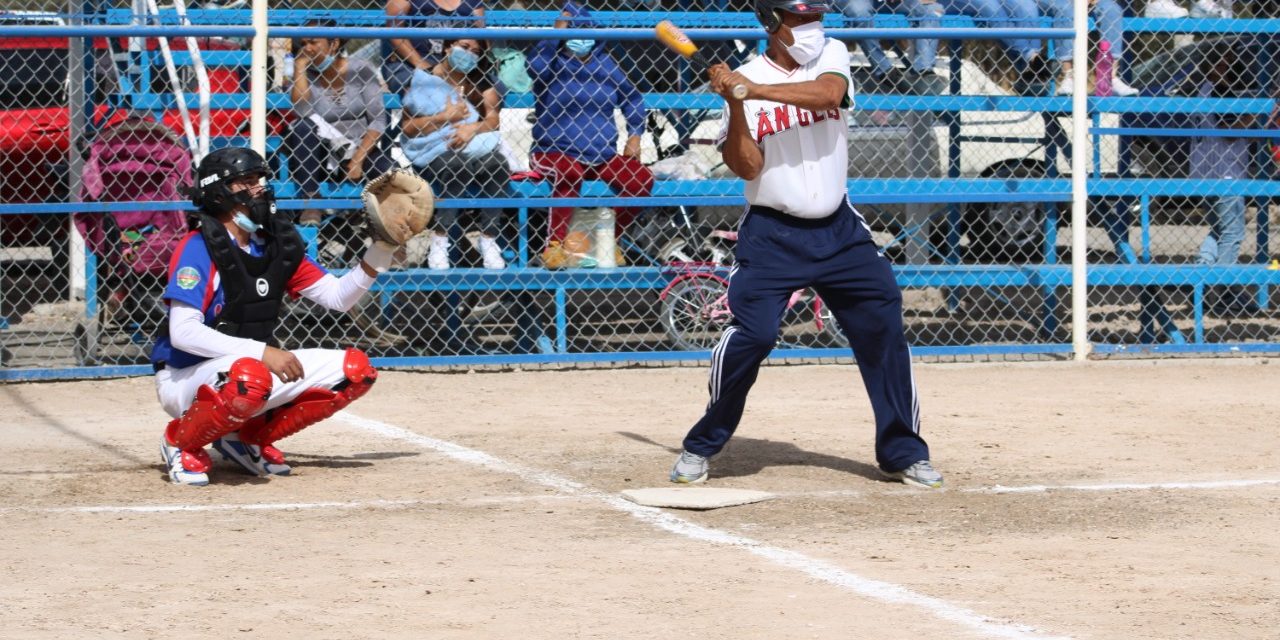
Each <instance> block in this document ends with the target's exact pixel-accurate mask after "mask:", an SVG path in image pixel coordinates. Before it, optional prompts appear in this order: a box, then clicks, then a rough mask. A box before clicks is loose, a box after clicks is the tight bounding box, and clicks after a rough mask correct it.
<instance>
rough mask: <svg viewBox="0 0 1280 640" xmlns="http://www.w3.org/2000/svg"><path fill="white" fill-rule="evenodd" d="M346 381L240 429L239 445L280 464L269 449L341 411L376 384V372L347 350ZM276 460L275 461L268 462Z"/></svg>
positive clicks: (361, 355) (307, 394)
mask: <svg viewBox="0 0 1280 640" xmlns="http://www.w3.org/2000/svg"><path fill="white" fill-rule="evenodd" d="M342 372H343V374H345V375H346V380H343V381H342V382H340V383H338V385H337V386H336V387H334V388H333V390H332V391H331V390H329V389H307V390H306V391H303V392H302V393H301V394H300V395H299V396H298V397H297V399H295V400H294V401H293V402H290V403H289V404H286V405H284V406H283V407H280V408H278V409H275V410H273V411H271V412H270V413H269V414H268V415H267V418H266V420H261V421H259V420H254V421H252V422H251V423H250V424H246V425H245V426H244V427H243V428H241V429H240V441H241V442H244V443H247V444H253V445H258V446H260V447H262V449H263V450H262V455H263V457H264V458H267V459H268V460H269V461H270V462H273V463H275V464H284V456H283V455H282V454H280V453H279V452H278V451H276V450H274V449H275V448H274V447H272V446H271V445H272V444H273V443H274V442H276V441H277V440H280V439H282V438H286V437H288V436H291V435H293V434H295V433H297V432H299V431H302V430H303V429H306V428H307V427H309V426H311V425H313V424H315V423H317V422H320V421H321V420H324V419H325V418H328V417H329V416H331V415H333V414H335V413H337V412H339V411H341V410H342V409H343V407H346V406H347V405H349V404H351V403H352V402H353V401H355V400H356V399H357V398H359V397H360V396H363V395H364V394H366V393H368V391H369V387H372V386H373V383H374V382H376V381H377V380H378V372H377V370H376V369H374V368H373V365H371V364H369V356H366V355H365V354H364V352H363V351H360V350H359V349H347V353H346V357H345V358H344V359H343V361H342ZM272 457H278V458H279V459H278V460H272V459H271V458H272Z"/></svg>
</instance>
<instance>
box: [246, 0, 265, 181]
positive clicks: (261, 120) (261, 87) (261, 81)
mask: <svg viewBox="0 0 1280 640" xmlns="http://www.w3.org/2000/svg"><path fill="white" fill-rule="evenodd" d="M252 15H253V59H252V63H251V66H250V71H249V94H250V96H249V145H250V146H252V147H253V149H254V150H255V151H257V152H258V153H261V154H262V155H263V156H264V157H265V156H266V155H267V0H253V13H252Z"/></svg>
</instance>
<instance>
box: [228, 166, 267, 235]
mask: <svg viewBox="0 0 1280 640" xmlns="http://www.w3.org/2000/svg"><path fill="white" fill-rule="evenodd" d="M229 182H230V183H231V184H230V185H229V186H228V189H227V191H228V192H229V193H230V197H229V198H228V201H229V204H230V205H231V207H230V208H231V209H232V210H233V211H235V213H234V215H233V216H232V220H234V221H235V223H236V225H237V226H239V227H240V228H241V229H244V230H245V231H248V232H249V233H253V232H255V231H258V230H260V229H262V228H263V227H266V226H267V222H268V221H270V220H271V216H273V215H275V213H276V194H275V190H273V189H272V188H271V187H270V186H268V185H267V179H266V176H260V175H257V176H255V175H250V176H240V177H239V178H237V179H235V180H231V181H229ZM246 212H247V213H246Z"/></svg>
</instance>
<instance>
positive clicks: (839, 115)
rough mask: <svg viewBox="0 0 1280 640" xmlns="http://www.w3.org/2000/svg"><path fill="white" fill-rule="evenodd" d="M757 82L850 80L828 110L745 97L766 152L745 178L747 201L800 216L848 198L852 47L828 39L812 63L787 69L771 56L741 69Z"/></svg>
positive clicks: (822, 213) (820, 213)
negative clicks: (827, 76) (841, 101)
mask: <svg viewBox="0 0 1280 640" xmlns="http://www.w3.org/2000/svg"><path fill="white" fill-rule="evenodd" d="M737 71H738V72H739V73H741V74H742V75H744V76H746V78H747V79H748V80H750V81H752V82H754V83H756V84H783V83H790V82H805V81H807V80H815V79H817V77H818V76H820V75H822V74H824V73H834V74H836V75H839V76H841V77H843V78H844V79H845V82H846V83H847V84H848V87H849V89H848V100H847V101H846V103H845V105H843V106H841V107H837V108H835V109H831V110H829V111H825V112H813V111H809V110H808V109H801V108H799V107H796V106H793V105H789V104H782V103H778V102H771V101H768V100H747V101H745V102H744V103H743V109H744V111H745V112H746V116H747V127H748V128H749V129H750V130H751V137H752V138H754V139H755V141H756V144H758V145H759V146H760V150H761V151H762V152H763V153H764V167H763V169H762V170H761V171H760V175H758V176H756V177H755V179H754V180H748V181H747V193H746V195H747V202H748V203H750V204H754V205H762V206H766V207H771V208H773V209H777V210H779V211H782V212H785V213H789V214H791V215H793V216H796V217H797V218H824V217H826V216H828V215H830V214H831V213H832V212H834V211H835V210H836V207H838V206H839V205H840V202H841V201H842V200H844V199H845V198H846V197H848V190H847V184H848V183H847V182H846V180H847V179H848V176H847V174H848V171H849V130H848V128H847V125H846V124H845V119H844V116H845V108H847V107H852V106H853V82H852V81H851V80H850V78H849V49H848V48H846V46H845V44H844V43H843V42H839V41H837V40H832V39H830V38H827V43H826V45H824V46H823V48H822V53H821V54H820V55H819V56H818V57H817V58H815V59H814V60H813V61H811V62H809V64H806V65H803V66H800V67H798V68H796V69H794V70H792V71H785V70H783V69H782V68H781V67H779V66H778V65H776V64H774V62H773V61H772V60H770V59H769V57H768V56H767V55H761V56H757V57H756V58H755V59H754V60H752V61H750V62H748V63H746V64H744V65H742V66H741V67H739V68H738V69H737ZM720 125H721V126H720V142H721V143H723V142H724V139H725V138H726V137H727V136H728V134H729V110H728V109H725V111H724V115H723V117H722V118H721V123H720Z"/></svg>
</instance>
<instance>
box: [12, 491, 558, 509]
mask: <svg viewBox="0 0 1280 640" xmlns="http://www.w3.org/2000/svg"><path fill="white" fill-rule="evenodd" d="M573 499H580V498H578V497H576V496H521V495H513V496H491V497H486V498H466V499H461V500H449V499H440V500H354V501H350V502H256V503H250V504H230V503H226V504H142V505H94V506H78V507H0V513H176V512H184V513H186V512H209V511H307V510H317V509H338V510H358V509H373V510H392V509H405V508H409V507H420V506H439V505H486V504H507V503H520V502H546V501H564V500H573Z"/></svg>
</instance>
